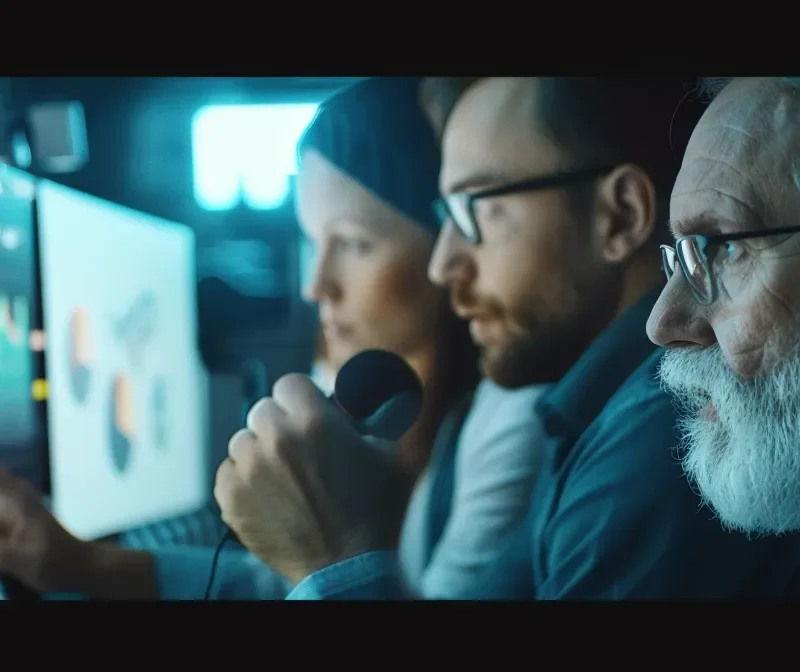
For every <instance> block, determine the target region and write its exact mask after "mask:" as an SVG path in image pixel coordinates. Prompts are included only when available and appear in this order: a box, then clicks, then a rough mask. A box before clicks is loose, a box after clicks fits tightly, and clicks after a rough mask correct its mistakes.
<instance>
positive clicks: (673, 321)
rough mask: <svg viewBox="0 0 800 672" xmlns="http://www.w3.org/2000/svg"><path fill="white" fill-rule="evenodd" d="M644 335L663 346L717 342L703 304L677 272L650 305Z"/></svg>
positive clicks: (703, 344) (684, 345)
mask: <svg viewBox="0 0 800 672" xmlns="http://www.w3.org/2000/svg"><path fill="white" fill-rule="evenodd" d="M647 336H648V337H649V338H650V340H651V341H653V343H655V344H656V345H660V346H663V347H666V348H680V347H687V346H693V345H702V346H708V345H713V344H714V343H716V342H717V338H716V335H715V334H714V330H713V329H712V327H711V323H710V322H709V321H708V319H706V316H705V315H704V314H703V310H702V306H700V304H698V303H697V301H695V299H694V297H693V296H692V292H691V289H690V288H689V286H688V284H687V283H686V282H685V280H683V278H682V277H681V276H680V273H675V274H674V275H673V276H672V277H671V278H670V280H669V282H667V284H666V286H665V287H664V289H663V290H662V291H661V295H660V296H659V297H658V301H656V303H655V305H654V306H653V310H652V311H651V312H650V317H649V319H648V320H647Z"/></svg>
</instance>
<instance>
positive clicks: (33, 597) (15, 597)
mask: <svg viewBox="0 0 800 672" xmlns="http://www.w3.org/2000/svg"><path fill="white" fill-rule="evenodd" d="M0 585H2V587H3V591H4V592H5V594H6V599H7V600H11V601H13V602H38V601H39V600H41V599H42V596H41V595H39V593H37V592H36V591H35V590H33V589H32V588H28V586H26V585H25V584H24V583H21V582H20V581H18V580H17V579H12V578H11V577H10V576H7V575H4V574H0Z"/></svg>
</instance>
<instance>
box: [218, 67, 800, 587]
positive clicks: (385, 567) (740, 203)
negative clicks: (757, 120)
mask: <svg viewBox="0 0 800 672" xmlns="http://www.w3.org/2000/svg"><path fill="white" fill-rule="evenodd" d="M458 86H461V87H462V88H460V89H459V90H457V91H456V92H455V95H453V93H454V92H453V90H448V86H447V83H446V82H445V83H442V85H441V89H442V91H444V94H443V97H442V98H440V100H443V99H447V98H449V100H450V104H449V105H448V104H442V105H439V107H438V108H436V110H435V112H436V114H435V115H433V116H435V117H436V118H437V119H438V120H439V121H440V122H444V130H443V134H442V146H443V165H442V170H441V173H440V186H441V193H442V198H441V199H440V200H439V201H438V202H437V203H436V205H435V207H436V211H437V212H438V213H439V215H440V218H441V221H442V225H443V228H442V231H441V233H440V235H439V238H438V240H437V244H436V249H435V250H434V254H433V257H432V260H431V264H430V267H429V273H430V275H431V278H432V279H433V280H434V281H435V282H437V283H439V284H442V285H445V286H447V287H448V288H449V290H450V297H451V302H452V305H453V308H454V310H455V311H456V312H457V313H458V314H459V315H460V316H461V317H463V318H464V319H467V320H469V321H470V329H471V332H472V335H473V338H474V340H475V341H476V342H477V343H478V344H479V345H480V346H481V350H482V363H483V369H484V372H485V374H486V375H487V376H488V377H490V378H491V379H493V380H494V381H495V382H496V383H498V384H500V385H502V386H505V387H508V388H516V387H520V386H524V385H530V384H535V383H553V384H552V386H551V387H550V389H549V390H548V392H547V393H545V394H544V395H543V396H542V397H541V398H540V401H539V403H538V410H539V413H540V414H541V417H542V420H543V424H544V426H545V429H546V431H547V434H548V445H547V446H545V448H546V449H547V452H548V455H547V466H546V468H545V469H543V470H542V472H541V478H540V479H539V481H538V482H537V484H536V486H535V488H534V492H533V493H532V500H531V506H530V514H529V517H528V520H527V521H526V523H525V525H523V526H522V527H521V528H520V530H519V534H518V535H517V538H516V539H514V540H513V541H514V543H513V544H511V545H510V546H509V547H508V548H507V549H505V552H504V553H502V555H501V557H500V559H499V560H498V562H497V563H496V564H495V565H494V566H492V567H490V568H489V570H488V571H487V573H486V574H485V575H482V576H476V577H475V592H474V597H476V598H481V597H485V598H520V599H681V598H684V599H703V598H718V599H724V598H747V597H751V598H775V597H785V596H787V595H788V594H794V593H797V592H798V586H796V585H794V576H795V571H794V568H795V567H796V566H797V562H798V560H800V544H799V543H798V542H796V541H795V540H793V539H788V538H784V539H778V538H772V539H758V540H749V539H747V538H746V537H745V536H743V535H737V534H731V533H730V532H728V531H726V530H724V529H723V528H722V527H721V526H720V525H719V524H718V522H717V521H716V520H714V519H713V514H712V512H711V511H709V510H707V509H703V508H702V507H701V500H700V499H699V497H698V496H697V494H696V493H695V492H693V490H692V488H691V487H690V485H689V483H688V482H687V481H686V479H684V478H683V474H682V471H681V466H680V463H679V461H678V460H677V459H676V456H675V453H674V450H673V449H674V448H675V446H676V445H677V443H678V439H677V436H676V433H675V426H676V422H677V417H676V413H675V409H674V407H673V403H672V400H671V399H670V397H669V396H668V395H667V394H666V393H665V392H664V391H663V390H661V389H660V388H659V385H658V382H657V378H656V373H657V368H658V364H659V360H660V357H661V354H662V352H661V351H660V350H658V349H657V348H656V347H655V345H654V344H653V343H652V342H650V341H649V339H648V338H647V335H646V333H645V324H646V320H647V316H648V314H649V313H650V311H651V309H652V307H653V305H654V303H655V301H656V299H657V298H658V296H659V294H660V292H661V289H662V286H663V280H662V279H661V278H660V276H661V270H660V266H661V263H660V251H659V248H658V244H657V242H658V241H657V238H656V236H657V235H658V232H659V230H662V229H660V227H659V226H658V221H659V219H660V218H661V217H662V216H663V215H665V214H666V212H665V209H666V205H667V202H668V194H669V192H670V189H671V186H672V182H673V180H674V178H675V173H676V171H677V163H678V159H677V157H673V156H672V153H671V150H670V128H671V126H672V128H673V131H677V128H676V122H677V121H678V119H679V117H680V113H681V111H682V110H681V109H678V108H679V104H680V102H681V99H682V98H683V97H684V95H685V94H686V93H687V89H685V88H683V87H682V86H680V85H679V84H678V83H677V82H668V81H665V80H643V79H596V78H488V79H479V80H477V81H470V82H468V83H467V84H466V85H463V84H460V85H458ZM434 97H435V96H434ZM434 107H435V106H434ZM676 109H677V113H676ZM777 109H778V110H779V111H780V112H782V113H784V114H786V115H788V114H789V110H788V107H787V103H784V104H783V106H782V107H780V108H777ZM686 110H687V108H686V107H684V108H683V111H684V112H685V111H686ZM791 112H792V113H793V114H794V113H795V112H796V111H795V110H794V109H793V108H792V110H791ZM751 114H756V112H751ZM776 118H777V113H773V114H772V115H771V116H770V117H769V119H770V120H774V119H776ZM795 118H796V117H795ZM729 123H732V122H729ZM737 123H739V122H737ZM764 123H766V122H764ZM770 123H771V122H770ZM674 135H675V136H676V137H677V135H678V134H677V133H674ZM722 140H724V141H725V142H721V141H722ZM714 142H715V138H710V139H709V140H708V142H707V143H706V144H703V146H702V147H699V148H698V149H697V151H701V152H705V155H709V153H710V152H711V151H712V149H715V150H716V151H718V152H725V151H728V148H729V146H730V145H731V144H732V142H733V140H731V139H728V138H727V137H724V138H717V139H716V142H717V143H718V144H717V145H715V144H714ZM766 142H767V140H766V139H765V140H763V141H761V142H760V143H759V144H758V145H754V146H751V147H750V148H749V149H748V152H749V154H750V156H751V157H753V160H755V159H756V158H757V157H758V156H759V155H758V151H759V150H760V148H761V147H764V146H767V145H766V144H764V143H766ZM769 142H770V143H772V144H775V146H776V147H778V144H777V143H776V142H775V141H774V140H771V139H770V140H769ZM772 144H770V145H768V146H772ZM780 148H783V145H780ZM783 156H784V158H786V157H788V155H786V154H784V155H783ZM719 160H720V161H727V162H728V163H731V162H732V160H733V159H732V158H731V157H726V156H721V158H720V159H719ZM763 167H764V168H768V167H769V164H764V166H763ZM696 171H698V172H695V173H694V174H693V177H692V178H691V180H690V181H689V182H688V183H685V184H684V186H682V187H681V186H680V184H679V190H678V192H676V193H677V194H678V198H679V199H680V194H681V193H690V189H692V188H694V182H697V183H698V184H701V185H702V184H703V180H707V179H709V178H708V175H711V174H713V171H712V167H706V169H705V171H706V172H705V173H704V172H703V170H702V166H700V165H698V166H697V168H696ZM732 172H736V171H732ZM758 174H759V175H762V174H763V175H767V174H768V173H767V172H766V170H765V171H763V172H759V173H758ZM731 179H733V178H731ZM736 179H739V180H740V181H741V178H740V177H736ZM692 180H693V181H694V182H692ZM747 184H749V183H745V182H744V181H741V182H740V186H741V190H742V194H741V195H739V196H738V197H737V199H738V200H734V199H733V198H730V199H729V200H728V201H724V202H723V201H719V202H720V203H721V204H722V205H720V207H723V205H724V207H725V208H727V210H726V216H727V217H729V218H730V217H731V216H732V215H733V214H736V215H739V216H742V215H744V214H745V213H747V212H750V211H755V212H757V210H756V205H755V204H754V203H755V202H748V201H746V200H745V198H746V197H747V198H749V197H750V196H751V193H750V192H748V191H746V185H747ZM777 186H778V185H777V184H776V185H775V187H776V188H777ZM722 187H727V185H722ZM783 188H784V190H783V191H782V192H781V194H782V198H783V199H786V200H785V203H787V204H788V203H789V202H790V197H789V196H788V195H787V193H786V187H785V186H784V187H783ZM681 189H682V190H683V191H681ZM711 192H712V190H711V189H709V193H710V194H711V195H710V196H709V197H708V198H709V199H711V198H712V196H713V193H711ZM709 202H711V201H709ZM713 202H715V203H716V202H717V201H713ZM783 202H784V201H781V202H780V203H783ZM674 204H675V201H674V200H673V207H674ZM777 204H778V203H777V202H775V203H774V205H773V207H775V206H776V205H777ZM684 207H685V206H684ZM787 207H788V205H787ZM737 208H738V209H737ZM704 212H705V211H702V210H701V211H698V212H694V211H692V212H691V213H689V214H691V215H692V216H695V215H699V214H704ZM684 218H685V216H684V215H683V214H682V215H681V221H683V219H684ZM682 226H685V224H684V225H682ZM679 246H680V245H679ZM783 254H784V255H785V254H788V252H785V253H783ZM684 256H685V255H684ZM682 258H683V257H682ZM673 267H674V265H673V266H670V268H673ZM693 268H694V267H693V266H690V267H689V270H688V272H690V273H691V272H694V271H693V270H692V269H693ZM744 273H745V275H746V271H745V272H744ZM761 280H763V279H761ZM798 280H800V278H798ZM669 288H670V289H669V290H668V293H667V294H666V295H665V296H667V297H672V296H675V297H680V299H681V301H682V303H680V304H676V305H678V308H675V309H674V311H673V313H671V314H673V315H677V314H678V313H676V312H675V311H687V310H690V309H689V308H687V307H686V306H687V303H686V298H685V295H686V290H685V289H684V285H683V284H682V283H680V282H679V281H677V280H671V281H670V285H669ZM768 289H772V290H774V289H775V288H774V287H768ZM767 298H771V300H772V302H773V303H772V304H770V305H773V306H774V308H773V310H774V311H778V310H779V309H781V308H782V309H783V310H784V312H786V313H789V312H790V309H789V308H788V307H787V304H786V302H780V301H779V299H780V295H779V294H770V296H769V297H767ZM675 300H677V299H675ZM797 305H798V308H800V299H799V300H798V302H797ZM657 310H658V309H657ZM721 310H722V309H721ZM680 314H683V313H680ZM686 314H687V315H688V313H686ZM710 314H711V313H709V315H710ZM720 314H721V315H723V316H724V317H725V319H727V320H728V321H729V322H728V324H730V321H731V320H735V319H736V313H733V314H730V313H724V312H723V313H720ZM698 315H699V313H698ZM704 315H705V313H704ZM758 316H759V317H762V318H763V316H762V315H761V313H758ZM669 319H677V318H674V317H673V318H669V315H668V316H667V317H666V318H665V320H667V322H668V321H669ZM699 319H700V318H699V317H697V316H695V314H692V315H690V318H689V319H687V320H686V322H685V324H686V325H687V326H686V327H685V328H686V329H690V328H691V329H700V327H699V326H697V322H698V320H699ZM765 326H766V325H765V322H764V321H763V319H759V320H756V322H755V323H754V328H760V329H761V330H762V333H763V331H764V330H765ZM728 328H729V329H730V330H731V338H732V339H734V341H735V342H736V347H737V348H739V349H738V350H736V352H738V353H739V355H738V356H739V357H740V358H741V362H743V363H744V362H750V361H751V360H750V355H751V353H753V352H755V350H754V349H753V347H751V346H753V345H756V342H755V341H753V342H749V341H748V342H745V341H743V340H742V339H743V338H744V334H743V332H742V331H741V329H740V328H739V327H737V326H736V324H733V325H732V326H728ZM683 338H684V340H687V339H688V336H684V337H683ZM736 339H738V341H737V340H736ZM747 348H749V349H747ZM743 353H746V354H743ZM737 361H739V360H737ZM743 365H744V364H743ZM704 373H705V371H701V376H702V375H703V374H704ZM695 379H696V380H697V381H705V379H704V378H702V377H696V378H693V380H695ZM709 382H710V381H709ZM715 390H716V388H715ZM273 395H274V396H273V397H272V398H271V399H265V400H262V401H261V402H259V404H257V405H256V407H254V409H253V410H252V411H251V413H250V416H249V418H248V428H247V430H243V431H242V432H239V433H238V434H237V435H236V436H235V437H234V438H233V439H232V441H231V445H230V459H229V460H227V461H226V462H225V463H223V465H222V466H221V467H220V470H219V472H218V474H217V484H216V490H215V495H216V497H217V501H218V502H219V504H220V506H221V509H222V511H223V517H224V520H225V521H226V522H227V523H228V524H229V525H230V526H231V527H232V528H233V529H234V530H235V531H236V532H237V533H239V538H240V539H241V540H242V542H243V543H244V544H245V545H246V546H247V547H248V548H249V549H250V550H251V551H252V552H253V553H254V554H255V555H257V556H258V557H259V558H260V559H261V560H262V561H264V562H265V563H267V564H268V565H270V566H271V567H272V568H273V569H275V570H276V571H278V572H279V573H281V574H283V575H284V576H285V577H287V578H288V579H289V580H290V581H292V582H294V583H296V584H297V586H296V588H295V589H294V591H293V592H292V594H291V595H290V598H294V599H360V598H368V599H375V598H378V599H391V598H402V597H404V589H403V586H402V584H401V582H400V580H399V579H398V578H397V572H396V568H395V565H396V560H395V554H394V553H393V552H392V551H393V549H392V546H393V542H392V541H391V539H390V538H389V536H387V534H386V531H387V530H391V529H395V528H396V527H397V525H398V520H396V517H397V514H394V517H392V515H391V514H390V513H389V512H390V511H391V510H392V506H393V503H392V502H390V501H387V497H386V495H385V493H386V492H389V491H390V490H391V483H392V481H393V479H394V478H395V476H394V474H395V473H396V471H395V466H394V462H395V460H393V458H392V454H391V452H390V451H380V450H377V449H376V447H375V446H371V445H370V443H369V442H367V441H365V440H363V439H362V438H361V437H359V436H358V435H357V434H356V432H355V430H354V429H353V428H352V427H350V426H349V425H348V423H347V422H346V420H345V419H344V418H343V417H342V416H341V414H340V413H337V411H336V409H335V408H333V406H332V405H331V404H330V403H329V402H328V401H327V400H326V399H325V397H324V396H323V395H322V394H321V393H320V392H319V390H317V389H316V388H314V387H313V386H312V385H311V384H310V383H309V382H308V381H307V380H306V379H304V378H302V377H298V376H289V377H286V378H283V379H282V380H280V381H279V382H278V383H277V384H276V386H275V388H274V392H273ZM729 398H730V395H729V396H727V397H726V396H719V397H714V398H713V402H714V404H724V403H725V402H727V401H728V399H729ZM784 408H785V407H784ZM753 410H756V407H753ZM763 410H767V409H763ZM784 415H786V413H785V412H784ZM787 421H788V422H797V420H796V418H792V419H788V418H787ZM770 431H776V430H773V429H771V430H770ZM777 431H780V430H777ZM331 456H335V459H334V458H332V457H331ZM714 459H716V460H719V459H720V458H719V457H718V456H714V455H713V454H710V455H709V456H708V458H707V459H705V460H704V464H705V463H708V464H710V463H711V461H712V460H714ZM723 475H724V476H727V475H728V473H725V474H723ZM707 481H708V482H711V483H716V481H713V480H711V479H707ZM359 484H363V485H359ZM367 486H368V487H367ZM267 512H268V513H267Z"/></svg>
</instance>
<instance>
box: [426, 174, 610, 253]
mask: <svg viewBox="0 0 800 672" xmlns="http://www.w3.org/2000/svg"><path fill="white" fill-rule="evenodd" d="M614 168H615V166H603V167H596V168H584V169H581V170H574V171H569V172H561V173H555V174H552V175H543V176H540V177H535V178H532V179H527V180H521V181H519V182H512V183H510V184H504V185H501V186H497V187H491V188H490V189H484V190H483V191H476V192H471V193H465V192H461V193H457V194H448V195H447V196H443V197H442V198H439V199H437V200H436V201H435V202H434V203H433V211H434V213H435V214H436V217H437V218H438V219H439V223H440V224H441V225H442V226H444V225H445V224H447V222H453V224H455V226H456V228H457V229H458V231H459V232H460V233H461V235H462V236H463V237H464V238H465V239H466V240H467V241H469V242H470V243H472V244H473V245H478V244H479V243H480V242H481V240H482V237H481V230H480V226H479V225H478V217H477V216H476V214H475V204H476V203H477V202H478V201H480V200H481V199H485V198H493V197H496V196H508V195H511V194H518V193H522V192H526V191H540V190H543V189H560V188H563V187H569V186H572V185H575V184H579V183H581V182H586V181H588V180H594V179H597V178H598V177H600V176H602V175H606V174H608V173H610V172H611V171H612V170H613V169H614Z"/></svg>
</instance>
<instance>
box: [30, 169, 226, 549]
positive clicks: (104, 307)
mask: <svg viewBox="0 0 800 672" xmlns="http://www.w3.org/2000/svg"><path fill="white" fill-rule="evenodd" d="M37 203H38V205H37V207H38V221H39V251H40V264H41V278H42V301H43V306H44V311H43V314H44V326H45V330H46V333H47V343H46V349H45V359H46V365H47V377H48V387H49V397H48V409H47V411H48V437H49V454H50V478H51V492H52V510H53V513H54V514H55V515H56V517H57V518H58V519H59V520H60V521H61V522H62V524H64V526H65V527H66V528H67V529H69V530H70V531H71V532H73V533H74V534H76V535H78V536H80V537H83V538H98V537H102V536H106V535H108V534H114V533H117V532H120V531H123V530H125V529H128V528H131V527H133V526H136V525H140V524H145V523H149V522H153V521H156V520H159V519H162V518H166V517H170V516H175V515H180V514H183V513H186V512H189V511H192V510H195V509H197V508H199V507H201V506H203V505H204V504H206V503H207V501H208V498H209V494H210V493H209V487H208V485H209V482H208V474H207V471H208V462H207V460H208V457H207V455H208V454H207V446H206V436H207V434H206V423H205V418H206V417H207V410H206V408H205V405H206V397H205V395H204V385H205V378H204V376H205V372H204V371H203V370H202V364H201V361H200V356H199V351H198V345H197V325H196V321H197V318H196V271H195V242H194V235H193V233H192V231H191V230H190V229H189V228H187V227H184V226H180V225H177V224H174V223H172V222H167V221H164V220H161V219H158V218H156V217H152V216H149V215H145V214H143V213H141V212H136V211H133V210H130V209H127V208H124V207H122V206H119V205H115V204H112V203H109V202H106V201H103V200H100V199H97V198H93V197H91V196H88V195H86V194H83V193H80V192H78V191H75V190H73V189H69V188H66V187H63V186H61V185H57V184H55V183H52V182H48V181H42V182H40V184H39V189H38V197H37Z"/></svg>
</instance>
